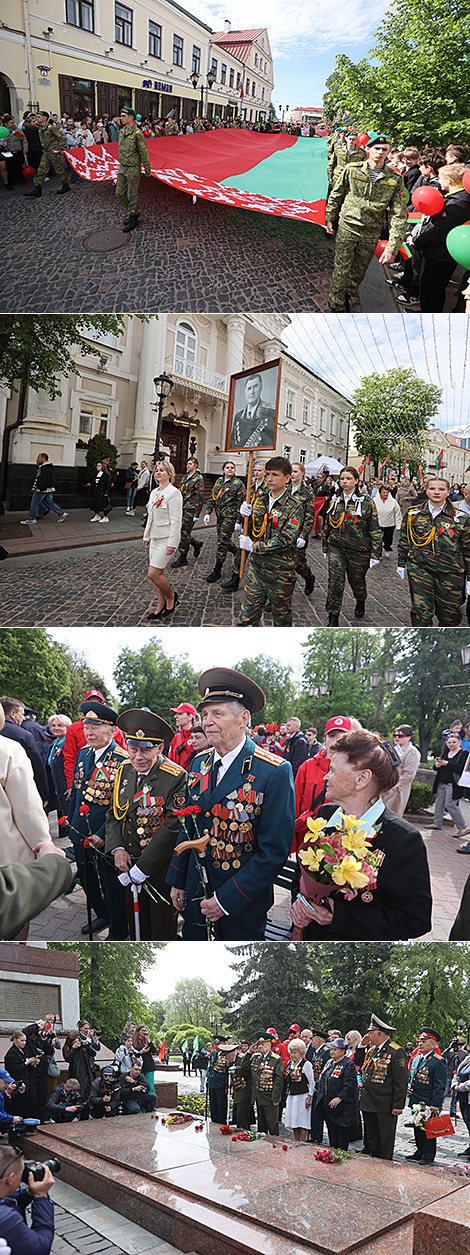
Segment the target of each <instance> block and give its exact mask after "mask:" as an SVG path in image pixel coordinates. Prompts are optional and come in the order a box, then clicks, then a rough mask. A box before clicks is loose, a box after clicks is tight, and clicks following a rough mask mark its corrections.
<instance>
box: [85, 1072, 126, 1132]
mask: <svg viewBox="0 0 470 1255" xmlns="http://www.w3.org/2000/svg"><path fill="white" fill-rule="evenodd" d="M120 1102H121V1086H120V1083H119V1080H118V1078H117V1076H116V1075H115V1071H114V1068H113V1067H111V1065H109V1066H108V1067H105V1068H102V1069H101V1076H97V1077H96V1080H94V1081H92V1085H91V1090H90V1109H91V1114H92V1116H93V1119H94V1120H102V1119H103V1118H104V1119H109V1117H110V1116H118V1115H119V1104H120Z"/></svg>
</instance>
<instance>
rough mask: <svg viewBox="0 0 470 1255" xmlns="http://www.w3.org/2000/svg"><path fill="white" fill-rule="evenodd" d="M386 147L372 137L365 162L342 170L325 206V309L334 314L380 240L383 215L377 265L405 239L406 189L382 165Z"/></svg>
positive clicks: (361, 275) (399, 178)
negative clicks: (329, 238) (329, 246)
mask: <svg viewBox="0 0 470 1255" xmlns="http://www.w3.org/2000/svg"><path fill="white" fill-rule="evenodd" d="M389 152H390V144H389V142H388V140H387V139H386V137H385V136H383V135H378V136H372V137H371V139H370V141H369V144H368V147H367V160H366V161H364V162H363V164H362V165H351V164H348V165H346V166H345V168H344V170H343V172H342V174H341V175H340V177H339V178H338V181H337V182H336V183H335V185H334V187H333V188H332V189H331V192H330V195H329V197H328V201H327V205H326V230H327V234H328V235H333V234H334V232H335V228H337V229H336V242H335V261H334V268H333V275H332V279H331V286H330V294H329V305H330V309H331V310H333V311H334V312H335V313H342V312H343V311H344V310H345V309H347V308H348V299H349V297H350V296H354V295H355V293H356V292H357V290H358V288H359V286H360V284H361V283H362V280H363V278H364V275H365V274H366V271H367V269H368V266H369V264H370V262H371V260H372V257H373V256H374V252H375V249H376V247H377V244H378V241H379V239H380V233H381V230H382V224H383V220H384V215H385V213H386V211H387V212H388V224H389V239H388V242H387V247H386V249H385V250H384V252H383V253H382V256H381V258H380V262H381V264H382V265H386V264H388V263H390V262H391V261H393V258H394V257H395V255H396V253H397V252H398V250H399V248H400V245H401V244H403V240H404V238H405V235H406V229H407V208H406V199H407V196H406V190H405V185H404V182H403V178H402V176H401V174H398V173H397V171H396V170H392V169H391V167H390V166H387V165H385V162H386V159H387V156H388V153H389Z"/></svg>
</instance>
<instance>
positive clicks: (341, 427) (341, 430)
mask: <svg viewBox="0 0 470 1255" xmlns="http://www.w3.org/2000/svg"><path fill="white" fill-rule="evenodd" d="M343 436H344V418H340V419H339V423H338V439H339V440H340V441H342V440H343Z"/></svg>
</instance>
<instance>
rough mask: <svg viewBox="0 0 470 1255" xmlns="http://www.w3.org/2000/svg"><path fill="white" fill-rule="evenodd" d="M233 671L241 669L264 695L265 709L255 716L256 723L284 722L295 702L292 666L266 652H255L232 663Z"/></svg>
mask: <svg viewBox="0 0 470 1255" xmlns="http://www.w3.org/2000/svg"><path fill="white" fill-rule="evenodd" d="M233 669H234V671H241V673H242V675H247V676H248V678H249V679H250V680H253V681H254V683H255V684H258V685H259V687H260V689H262V690H263V693H264V695H265V697H266V706H265V709H264V710H262V711H261V712H260V714H259V715H257V716H256V721H257V722H258V723H277V724H279V723H284V722H285V720H286V719H288V718H289V715H291V714H292V713H293V711H292V709H291V708H292V704H293V703H294V702H295V700H296V698H295V686H294V684H293V681H292V667H286V666H285V663H283V662H280V661H279V659H277V658H269V657H268V656H267V655H266V654H257V656H256V657H255V658H242V659H241V662H236V663H234V668H233Z"/></svg>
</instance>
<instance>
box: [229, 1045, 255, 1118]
mask: <svg viewBox="0 0 470 1255" xmlns="http://www.w3.org/2000/svg"><path fill="white" fill-rule="evenodd" d="M232 1098H233V1105H234V1107H235V1106H236V1104H237V1103H239V1102H248V1101H249V1100H250V1099H251V1055H250V1052H249V1051H248V1050H247V1051H245V1053H244V1054H237V1055H236V1056H235V1065H234V1071H233V1073H232Z"/></svg>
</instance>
